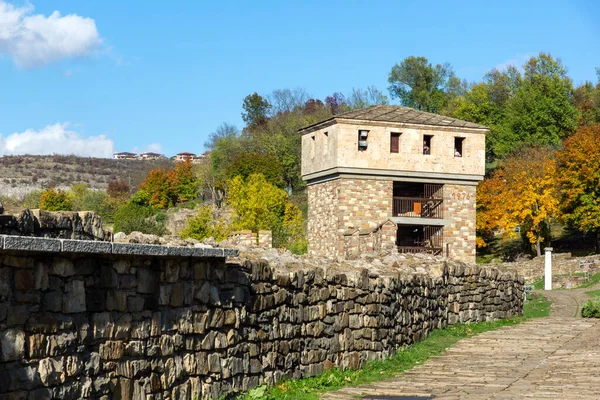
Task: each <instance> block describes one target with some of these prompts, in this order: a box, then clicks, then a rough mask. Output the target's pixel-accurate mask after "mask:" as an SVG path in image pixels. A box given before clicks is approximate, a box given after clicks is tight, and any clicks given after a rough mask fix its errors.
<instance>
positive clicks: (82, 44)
mask: <svg viewBox="0 0 600 400" xmlns="http://www.w3.org/2000/svg"><path fill="white" fill-rule="evenodd" d="M33 9H34V8H33V6H32V5H27V6H25V7H15V6H13V5H12V4H9V3H6V2H5V1H4V0H0V53H4V54H7V55H9V56H11V57H12V58H13V61H14V62H15V64H16V65H17V66H19V67H36V66H41V65H45V64H49V63H52V62H54V61H58V60H61V59H64V58H72V57H80V56H84V55H87V54H89V53H90V52H92V51H93V50H95V49H96V48H98V46H100V44H101V43H102V39H101V38H100V35H99V34H98V30H97V29H96V22H95V21H94V20H93V19H91V18H84V17H80V16H79V15H77V14H69V15H65V16H61V15H60V13H59V12H58V11H54V12H53V13H52V14H51V15H50V16H48V17H46V16H44V15H42V14H32V13H33Z"/></svg>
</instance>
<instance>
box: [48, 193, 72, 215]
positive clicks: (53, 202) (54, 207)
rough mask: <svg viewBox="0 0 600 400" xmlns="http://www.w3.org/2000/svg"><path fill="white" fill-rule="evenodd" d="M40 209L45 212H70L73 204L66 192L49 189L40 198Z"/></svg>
mask: <svg viewBox="0 0 600 400" xmlns="http://www.w3.org/2000/svg"><path fill="white" fill-rule="evenodd" d="M40 208H41V209H42V210H46V211H70V210H72V209H73V203H72V201H71V198H70V196H69V194H68V193H67V192H65V191H62V190H60V189H55V188H50V189H48V190H44V192H43V193H42V195H41V196H40Z"/></svg>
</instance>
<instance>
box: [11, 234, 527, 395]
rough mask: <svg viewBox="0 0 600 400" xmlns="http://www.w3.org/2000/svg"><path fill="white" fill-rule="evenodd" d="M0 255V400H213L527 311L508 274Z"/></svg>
mask: <svg viewBox="0 0 600 400" xmlns="http://www.w3.org/2000/svg"><path fill="white" fill-rule="evenodd" d="M0 249H1V250H0V399H45V398H61V399H80V398H90V399H100V398H102V399H108V398H121V399H193V398H195V397H196V396H197V398H198V399H202V398H218V397H219V396H220V395H222V394H225V393H230V392H236V391H241V390H247V389H250V388H252V387H254V386H256V385H258V384H261V383H269V384H272V383H274V382H276V381H278V380H279V379H281V378H283V377H293V378H301V377H304V376H311V375H315V374H318V373H320V372H323V371H325V370H327V369H329V368H332V367H334V366H338V367H340V368H357V367H360V366H362V365H363V364H364V363H365V362H366V361H367V360H372V359H382V358H385V357H386V356H388V355H390V354H392V353H393V352H394V351H395V350H397V349H398V348H400V347H401V346H405V345H408V344H411V343H413V342H415V341H417V340H419V339H422V338H424V337H425V336H427V335H428V334H429V333H430V332H431V330H432V329H435V328H442V327H444V326H446V325H448V324H454V323H458V322H475V321H483V320H494V319H497V318H505V317H509V316H512V315H516V314H520V313H521V311H522V305H523V280H522V279H520V278H519V277H517V276H516V274H513V273H502V272H500V271H499V270H497V269H494V268H479V267H476V266H466V265H464V264H459V263H456V264H447V265H446V266H445V267H444V269H443V271H442V274H441V276H439V277H430V276H427V275H407V276H402V275H398V274H390V276H377V275H372V274H369V272H368V271H367V270H361V271H356V273H339V274H329V275H328V276H325V274H324V272H323V270H322V269H312V270H303V269H301V268H300V269H298V268H297V267H298V266H290V269H289V270H285V271H283V270H277V271H274V270H273V269H272V268H271V267H270V266H269V265H268V264H267V262H266V261H250V260H235V259H234V260H231V261H230V262H226V260H225V257H226V256H235V254H236V251H235V250H231V249H205V248H185V247H183V248H179V247H167V246H152V245H140V244H117V243H102V242H85V241H73V240H56V239H36V238H14V237H1V236H0ZM294 267H296V268H297V269H295V270H294Z"/></svg>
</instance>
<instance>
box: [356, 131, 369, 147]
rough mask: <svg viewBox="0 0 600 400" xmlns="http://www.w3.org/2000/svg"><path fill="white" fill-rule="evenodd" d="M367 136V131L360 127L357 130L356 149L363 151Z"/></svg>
mask: <svg viewBox="0 0 600 400" xmlns="http://www.w3.org/2000/svg"><path fill="white" fill-rule="evenodd" d="M368 137H369V131H367V130H364V129H360V130H359V131H358V150H360V151H364V150H366V149H367V138H368Z"/></svg>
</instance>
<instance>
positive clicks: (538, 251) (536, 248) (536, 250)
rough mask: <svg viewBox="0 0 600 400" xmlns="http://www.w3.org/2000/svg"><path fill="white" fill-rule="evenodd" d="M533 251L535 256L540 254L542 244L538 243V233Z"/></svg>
mask: <svg viewBox="0 0 600 400" xmlns="http://www.w3.org/2000/svg"><path fill="white" fill-rule="evenodd" d="M535 252H536V253H537V256H538V257H540V256H541V255H542V246H541V243H540V235H537V240H536V241H535Z"/></svg>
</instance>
